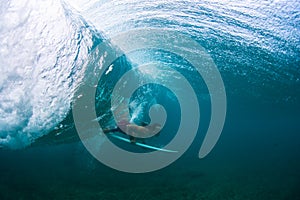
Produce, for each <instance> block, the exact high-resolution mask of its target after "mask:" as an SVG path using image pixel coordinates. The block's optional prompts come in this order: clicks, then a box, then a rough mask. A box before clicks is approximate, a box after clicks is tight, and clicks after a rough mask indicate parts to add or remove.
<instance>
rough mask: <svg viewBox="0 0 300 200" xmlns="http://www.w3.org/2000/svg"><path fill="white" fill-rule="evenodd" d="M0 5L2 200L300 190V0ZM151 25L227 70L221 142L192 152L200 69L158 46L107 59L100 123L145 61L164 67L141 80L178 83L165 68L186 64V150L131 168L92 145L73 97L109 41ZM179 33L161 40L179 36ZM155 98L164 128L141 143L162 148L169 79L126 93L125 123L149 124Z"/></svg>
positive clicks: (170, 122)
mask: <svg viewBox="0 0 300 200" xmlns="http://www.w3.org/2000/svg"><path fill="white" fill-rule="evenodd" d="M0 7H1V12H0V18H1V20H0V27H1V28H0V42H1V45H0V46H1V47H0V63H1V68H0V69H1V73H0V74H1V75H0V147H1V149H0V160H1V164H0V173H1V174H0V177H1V178H0V191H1V192H0V199H255V200H259V199H262V200H265V199H293V200H296V199H300V194H299V191H298V188H299V185H300V174H299V170H298V169H299V168H300V136H299V133H300V125H299V121H300V113H299V110H300V95H299V94H300V68H299V66H300V65H299V64H300V63H299V61H300V60H299V58H300V41H299V39H300V30H299V29H300V28H299V27H300V3H299V2H297V1H264V2H259V1H245V2H242V3H241V2H238V1H222V2H218V1H214V0H208V1H201V2H197V1H189V0H187V1H181V0H178V1H160V0H159V1H135V0H133V1H127V0H126V1H103V0H98V1H96V0H95V1H84V0H81V1H77V3H74V2H71V1H66V2H63V1H62V2H56V1H47V2H43V3H41V2H39V1H28V2H24V3H20V2H17V1H2V2H1V3H0ZM149 28H152V29H153V28H156V29H163V30H164V31H166V32H168V31H178V32H179V33H181V34H183V35H185V36H187V37H188V38H191V40H193V41H196V42H197V43H198V44H199V45H201V46H202V47H203V48H204V49H205V50H206V52H207V53H208V54H209V55H210V57H211V58H212V59H213V61H214V63H215V65H216V67H217V69H218V71H219V72H220V74H221V76H222V79H223V82H224V86H225V90H226V96H227V112H226V119H225V124H224V128H223V131H222V134H221V136H220V138H219V140H218V142H217V144H216V145H215V146H214V148H213V150H212V151H211V152H210V153H209V154H208V155H207V156H206V157H205V158H203V159H199V158H198V153H199V148H200V146H201V145H202V142H203V140H204V138H205V135H206V132H207V129H208V127H209V124H210V121H211V97H213V96H214V95H213V94H210V93H209V91H208V88H207V85H206V82H205V80H204V79H203V78H202V77H201V76H200V75H199V74H198V73H197V72H196V71H195V68H194V66H193V65H192V64H191V63H189V62H188V61H187V60H186V59H184V58H182V57H180V56H178V55H175V54H174V52H169V51H166V49H163V48H161V49H147V48H145V49H142V50H137V51H133V52H130V53H126V55H124V56H122V57H120V58H118V59H115V60H114V61H113V64H112V65H110V66H109V67H108V68H107V69H105V76H103V77H102V78H101V80H100V81H99V82H98V81H97V80H96V83H97V84H96V93H95V107H96V115H97V116H96V117H97V118H96V121H98V122H99V125H101V126H102V127H103V128H106V127H112V126H115V125H116V122H115V120H114V118H113V115H112V111H113V110H114V108H112V106H111V102H110V100H111V94H112V91H113V89H114V86H115V85H116V83H117V81H118V80H120V78H121V77H122V75H124V73H126V72H127V71H129V70H131V69H136V68H137V67H138V66H141V65H143V64H148V63H154V62H155V63H158V64H159V65H158V66H161V68H160V67H158V68H157V69H151V70H148V71H147V70H140V71H138V73H136V74H135V75H136V78H137V79H139V80H142V79H147V80H149V81H154V82H155V81H159V82H161V83H165V84H172V83H175V81H174V78H176V76H175V75H174V74H173V73H172V72H171V71H168V70H166V71H164V73H160V72H161V71H159V70H161V69H162V66H168V67H170V68H172V69H175V70H176V71H178V72H180V73H181V74H182V75H183V76H184V77H185V78H186V80H187V81H188V82H189V83H190V85H191V86H192V88H193V89H194V90H195V91H196V97H197V100H198V103H199V107H200V115H201V118H200V122H195V123H199V129H198V132H197V136H196V138H195V139H194V141H193V143H192V144H191V146H190V147H189V148H188V150H187V151H186V152H185V153H184V154H183V156H182V157H180V158H179V159H178V160H176V161H175V162H174V163H172V164H171V165H169V166H167V167H166V168H163V169H161V170H158V171H154V172H150V173H145V174H130V173H125V172H120V171H117V170H115V169H111V168H110V167H108V166H106V165H104V164H102V163H101V162H99V161H98V160H97V159H95V158H94V157H93V156H92V155H91V154H90V153H89V152H88V151H87V149H86V148H85V146H84V145H83V144H82V142H81V141H80V138H79V136H78V134H77V130H76V126H75V124H74V119H73V114H72V106H74V105H76V103H77V98H78V97H79V96H80V94H78V88H80V87H81V86H82V85H83V83H84V84H90V85H91V87H94V85H93V84H92V83H95V80H94V78H93V76H94V73H95V72H97V70H99V68H100V67H101V64H99V63H100V60H101V62H103V63H105V62H106V61H107V60H105V59H108V57H105V56H103V55H104V54H105V53H106V54H107V55H111V54H116V52H124V51H125V50H124V49H122V48H121V44H118V43H115V42H114V40H112V41H110V40H107V39H110V38H116V37H118V36H119V35H120V34H121V33H126V32H128V31H130V30H136V29H139V30H141V29H145V30H149ZM137 39H141V38H137ZM173 39H174V43H171V44H170V43H168V44H165V47H172V46H173V45H174V44H176V42H178V40H179V39H178V38H176V37H175V38H173ZM158 40H160V38H158ZM162 41H163V40H162ZM103 43H104V44H105V49H104V50H103V49H100V50H99V49H98V48H99V45H101V44H103ZM130 44H131V42H129V41H124V45H123V46H130ZM184 48H185V49H186V50H187V51H188V52H190V53H191V54H197V53H199V51H198V49H193V48H192V46H184ZM98 50H99V51H98ZM102 50H103V52H101V51H102ZM97 51H98V52H97ZM99 52H100V53H99ZM86 63H89V64H90V65H86ZM91 63H92V64H91ZM180 89H181V88H180V87H178V90H180ZM82 94H84V93H82ZM118 98H120V99H119V100H120V102H121V101H122V98H121V97H118ZM157 103H159V104H161V105H163V106H164V108H165V110H166V112H167V114H168V118H167V121H166V124H165V126H164V128H163V130H162V131H161V133H160V135H159V136H158V137H153V138H150V139H146V143H148V144H151V145H155V146H164V145H166V144H168V142H170V141H172V139H173V138H174V137H175V134H176V131H177V129H178V127H179V124H180V116H181V111H180V105H179V104H180V102H179V101H178V99H177V98H176V95H175V94H174V93H173V92H172V91H171V90H170V89H169V88H166V87H162V86H159V85H157V84H148V85H145V86H143V87H141V88H139V89H138V90H137V91H136V92H135V93H134V95H133V96H131V97H130V98H129V110H130V114H131V119H130V120H131V121H132V122H135V123H137V124H139V123H141V122H143V121H146V122H149V121H150V118H149V115H148V112H149V109H150V107H151V105H154V104H157ZM73 108H74V107H73ZM88 131H90V130H88V128H87V132H88ZM92 131H93V130H92ZM186 134H191V133H186ZM112 141H113V140H112ZM113 142H114V143H115V144H116V145H118V146H119V147H121V148H123V149H126V150H129V151H133V152H139V153H145V152H148V150H145V149H142V148H138V147H135V146H133V145H131V144H125V143H122V142H119V141H113ZM99 148H100V151H101V144H99ZM124 162H126V161H124Z"/></svg>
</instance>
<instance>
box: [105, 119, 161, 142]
mask: <svg viewBox="0 0 300 200" xmlns="http://www.w3.org/2000/svg"><path fill="white" fill-rule="evenodd" d="M117 125H118V126H117V128H113V129H104V130H103V132H104V133H113V132H120V133H123V134H125V135H128V136H129V139H130V142H132V143H135V142H136V138H147V137H151V136H153V135H158V134H159V131H160V130H161V125H159V124H157V123H155V124H150V125H147V124H146V123H143V125H144V126H139V125H136V124H132V123H130V122H129V121H127V120H122V121H120V122H118V123H117ZM146 125H147V126H146Z"/></svg>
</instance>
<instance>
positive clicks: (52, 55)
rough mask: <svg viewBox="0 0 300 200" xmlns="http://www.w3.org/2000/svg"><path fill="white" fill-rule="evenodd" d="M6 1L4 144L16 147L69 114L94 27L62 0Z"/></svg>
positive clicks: (1, 85) (1, 76)
mask: <svg viewBox="0 0 300 200" xmlns="http://www.w3.org/2000/svg"><path fill="white" fill-rule="evenodd" d="M0 6H1V13H0V18H1V19H0V27H1V28H0V44H1V45H0V146H2V147H8V148H13V149H15V148H22V147H24V146H27V145H29V144H31V142H33V141H34V140H35V139H37V138H39V137H41V136H42V135H45V134H47V133H48V132H49V131H51V130H52V129H54V127H55V126H56V125H57V124H58V123H59V122H61V121H62V120H63V119H64V118H65V116H66V115H67V113H68V112H69V109H70V103H71V101H72V98H73V94H74V90H75V88H76V85H77V83H78V81H80V79H81V77H82V74H83V71H84V69H83V67H82V63H83V62H84V60H85V59H86V57H87V55H88V52H89V49H90V48H91V47H92V45H93V41H92V38H93V35H92V34H93V32H92V31H91V30H90V29H89V26H88V25H87V24H86V23H85V22H84V21H83V20H82V19H81V18H80V16H77V15H76V14H73V13H72V12H71V11H70V10H68V8H67V7H66V6H65V5H63V4H61V3H60V2H59V1H55V0H52V1H38V0H33V1H24V2H22V1H17V0H12V1H4V2H1V4H0Z"/></svg>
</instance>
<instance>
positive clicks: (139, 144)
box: [109, 133, 178, 153]
mask: <svg viewBox="0 0 300 200" xmlns="http://www.w3.org/2000/svg"><path fill="white" fill-rule="evenodd" d="M109 135H110V136H112V137H113V138H116V139H118V140H121V141H124V142H127V143H131V144H134V145H137V146H140V147H144V148H147V149H151V150H156V151H163V152H168V153H177V152H178V151H173V150H169V149H164V148H159V147H155V146H151V145H148V144H143V143H140V142H134V143H133V142H131V141H130V140H129V139H128V138H124V137H122V136H119V135H116V134H114V133H111V134H109Z"/></svg>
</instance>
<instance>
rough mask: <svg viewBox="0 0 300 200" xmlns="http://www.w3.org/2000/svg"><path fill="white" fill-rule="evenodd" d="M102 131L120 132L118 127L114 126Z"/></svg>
mask: <svg viewBox="0 0 300 200" xmlns="http://www.w3.org/2000/svg"><path fill="white" fill-rule="evenodd" d="M103 132H104V133H115V132H121V130H120V128H119V127H117V128H114V129H103Z"/></svg>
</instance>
